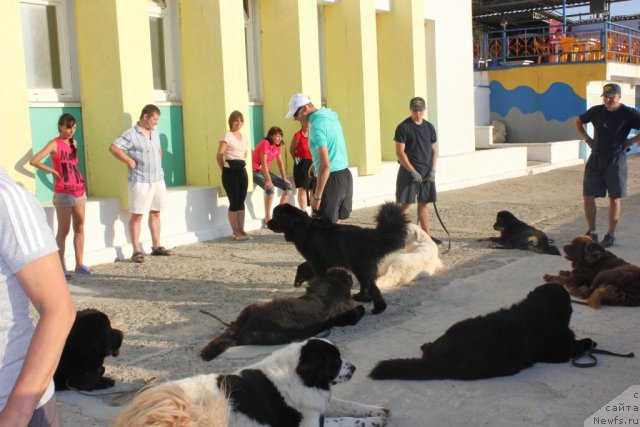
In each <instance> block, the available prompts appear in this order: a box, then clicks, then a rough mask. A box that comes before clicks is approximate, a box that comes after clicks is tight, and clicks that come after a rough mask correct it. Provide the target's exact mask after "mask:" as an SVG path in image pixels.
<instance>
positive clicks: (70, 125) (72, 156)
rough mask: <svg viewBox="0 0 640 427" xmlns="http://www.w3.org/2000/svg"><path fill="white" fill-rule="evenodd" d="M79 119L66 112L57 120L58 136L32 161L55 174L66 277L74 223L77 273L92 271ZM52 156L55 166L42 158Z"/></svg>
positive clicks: (61, 256) (60, 249)
mask: <svg viewBox="0 0 640 427" xmlns="http://www.w3.org/2000/svg"><path fill="white" fill-rule="evenodd" d="M76 126H77V125H76V119H75V117H73V115H71V114H69V113H65V114H63V115H62V116H60V119H59V120H58V132H59V136H58V137H56V138H54V139H52V140H51V141H49V142H48V143H47V145H45V147H44V148H43V149H42V150H40V151H39V152H38V153H36V155H35V156H33V158H32V159H31V161H30V162H29V163H30V164H31V166H34V167H36V168H38V169H41V170H43V171H45V172H49V173H50V174H52V175H53V181H54V184H53V191H54V196H53V206H54V207H55V208H56V217H57V220H58V231H57V233H56V242H57V243H58V248H59V253H60V261H61V262H62V267H63V268H64V274H65V277H66V278H67V279H70V278H71V274H70V273H69V272H68V271H67V268H66V266H65V261H64V252H65V242H66V240H67V235H68V234H69V230H70V228H71V224H72V223H73V249H74V251H75V258H76V268H75V272H76V273H81V274H91V269H90V268H89V267H87V266H86V265H84V263H83V262H82V257H83V252H84V212H85V204H86V201H87V195H86V192H85V182H84V177H83V176H82V173H80V170H79V169H78V143H77V142H76V140H75V139H74V137H73V135H74V134H75V132H76ZM47 156H49V157H50V158H51V164H52V166H53V167H51V166H48V165H46V164H44V163H42V161H43V160H44V158H45V157H47Z"/></svg>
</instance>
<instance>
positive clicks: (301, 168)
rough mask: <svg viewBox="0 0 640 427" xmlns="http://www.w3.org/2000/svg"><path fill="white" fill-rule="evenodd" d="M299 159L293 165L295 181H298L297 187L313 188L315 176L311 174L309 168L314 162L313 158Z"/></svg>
mask: <svg viewBox="0 0 640 427" xmlns="http://www.w3.org/2000/svg"><path fill="white" fill-rule="evenodd" d="M297 159H298V160H297V161H296V164H295V166H294V167H293V182H295V183H296V188H304V189H305V190H311V189H312V188H313V185H314V182H313V178H311V177H310V176H309V168H310V167H311V165H312V164H313V161H312V160H311V159H300V158H297Z"/></svg>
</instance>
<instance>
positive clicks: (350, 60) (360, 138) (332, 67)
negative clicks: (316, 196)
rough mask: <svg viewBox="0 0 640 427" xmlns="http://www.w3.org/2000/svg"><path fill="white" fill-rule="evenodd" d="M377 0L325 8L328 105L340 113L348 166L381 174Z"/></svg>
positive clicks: (342, 3) (351, 1)
mask: <svg viewBox="0 0 640 427" xmlns="http://www.w3.org/2000/svg"><path fill="white" fill-rule="evenodd" d="M375 6H376V5H375V0H350V1H342V2H339V3H336V4H334V5H329V6H325V51H326V62H327V65H326V68H327V69H326V73H327V106H328V107H330V108H331V109H333V110H334V111H336V112H337V113H338V117H339V118H340V122H341V123H342V127H343V129H344V134H345V139H346V142H347V149H348V153H349V163H350V165H352V166H357V167H358V171H359V173H360V174H361V175H369V174H373V173H376V172H378V171H379V170H380V165H381V154H380V107H379V105H380V104H379V102H380V98H379V92H378V53H377V47H376V43H375V41H376V40H377V35H376V8H375Z"/></svg>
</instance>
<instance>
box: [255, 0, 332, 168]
mask: <svg viewBox="0 0 640 427" xmlns="http://www.w3.org/2000/svg"><path fill="white" fill-rule="evenodd" d="M260 29H261V33H262V39H261V58H262V81H263V117H264V127H265V129H263V135H266V133H267V130H268V129H269V128H270V127H271V126H279V127H280V128H282V129H283V131H284V142H285V144H286V147H287V150H286V151H287V152H288V150H289V143H290V141H291V138H292V136H293V134H294V133H295V132H297V131H298V130H299V129H300V124H299V123H298V122H297V121H295V120H293V119H285V115H286V113H287V111H288V108H289V99H290V98H291V95H293V94H294V93H298V92H302V93H305V94H307V95H308V96H309V97H310V98H311V101H312V102H313V103H314V104H315V105H318V106H319V105H320V56H319V45H318V9H317V4H316V1H315V0H301V1H290V0H269V1H262V2H260ZM288 167H289V172H291V171H292V170H293V162H288ZM272 168H273V170H274V171H277V168H276V166H275V162H274V164H273V165H272Z"/></svg>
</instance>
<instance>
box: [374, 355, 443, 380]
mask: <svg viewBox="0 0 640 427" xmlns="http://www.w3.org/2000/svg"><path fill="white" fill-rule="evenodd" d="M369 377H371V378H373V379H374V380H392V379H398V380H432V379H441V378H443V377H442V374H441V373H438V372H435V369H434V368H433V367H432V366H431V365H430V364H429V363H427V361H426V360H425V359H390V360H383V361H382V362H380V363H378V364H377V365H376V367H375V368H373V370H372V371H371V372H370V373H369Z"/></svg>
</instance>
